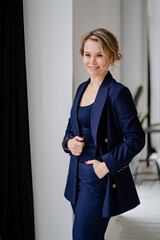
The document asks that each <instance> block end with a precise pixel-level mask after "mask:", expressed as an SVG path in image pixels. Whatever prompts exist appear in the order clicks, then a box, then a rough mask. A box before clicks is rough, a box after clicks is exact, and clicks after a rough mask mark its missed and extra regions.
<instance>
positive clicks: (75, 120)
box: [71, 79, 90, 136]
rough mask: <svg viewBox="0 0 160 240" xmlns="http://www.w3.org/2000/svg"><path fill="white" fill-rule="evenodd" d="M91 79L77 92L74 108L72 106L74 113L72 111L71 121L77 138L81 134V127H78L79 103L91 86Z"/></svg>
mask: <svg viewBox="0 0 160 240" xmlns="http://www.w3.org/2000/svg"><path fill="white" fill-rule="evenodd" d="M89 82H90V79H88V80H87V81H86V82H84V83H83V84H82V85H81V86H80V88H79V89H78V91H77V94H76V96H75V100H74V102H73V106H72V111H71V121H72V128H73V129H74V134H75V135H76V136H80V132H79V126H78V116H77V113H78V107H79V102H80V100H81V97H82V94H83V92H84V91H85V89H86V87H87V85H88V84H89Z"/></svg>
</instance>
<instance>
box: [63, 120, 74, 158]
mask: <svg viewBox="0 0 160 240" xmlns="http://www.w3.org/2000/svg"><path fill="white" fill-rule="evenodd" d="M69 138H74V134H73V129H72V126H71V119H70V118H69V120H68V124H67V128H66V131H65V135H64V138H63V141H62V148H63V150H64V151H65V152H66V153H70V154H71V151H70V150H69V148H68V147H67V141H68V139H69Z"/></svg>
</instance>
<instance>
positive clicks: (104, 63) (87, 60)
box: [83, 39, 110, 77]
mask: <svg viewBox="0 0 160 240" xmlns="http://www.w3.org/2000/svg"><path fill="white" fill-rule="evenodd" d="M83 63H84V66H85V68H86V70H87V72H88V73H89V75H90V76H92V77H104V76H105V75H106V74H107V72H108V67H109V65H110V62H109V60H108V59H107V58H106V57H105V56H104V54H103V52H102V49H101V46H100V44H99V43H98V41H96V40H92V39H88V40H87V41H86V42H85V44H84V54H83Z"/></svg>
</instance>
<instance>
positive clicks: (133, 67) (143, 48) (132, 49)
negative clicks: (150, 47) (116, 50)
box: [121, 0, 147, 113]
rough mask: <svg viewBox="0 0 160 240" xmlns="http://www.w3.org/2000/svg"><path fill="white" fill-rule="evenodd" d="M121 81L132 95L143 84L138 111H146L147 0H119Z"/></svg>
mask: <svg viewBox="0 0 160 240" xmlns="http://www.w3.org/2000/svg"><path fill="white" fill-rule="evenodd" d="M121 43H122V44H121V46H122V54H123V61H122V75H121V80H122V83H124V84H125V85H127V86H128V87H129V89H130V90H131V92H132V94H133V95H134V94H135V92H136V89H137V87H138V86H139V85H142V86H143V96H142V97H141V101H140V105H139V112H141V111H142V113H146V111H147V2H146V0H134V1H131V0H129V1H128V0H121Z"/></svg>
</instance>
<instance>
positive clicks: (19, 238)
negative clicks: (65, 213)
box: [0, 0, 35, 240]
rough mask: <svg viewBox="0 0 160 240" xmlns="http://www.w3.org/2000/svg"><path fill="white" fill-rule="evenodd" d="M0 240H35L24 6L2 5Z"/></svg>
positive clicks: (9, 0)
mask: <svg viewBox="0 0 160 240" xmlns="http://www.w3.org/2000/svg"><path fill="white" fill-rule="evenodd" d="M0 140H1V141H0V238H1V240H34V239H35V235H34V214H33V195H32V178H31V159H30V144H29V123H28V106H27V86H26V68H25V49H24V27H23V2H22V0H2V1H1V3H0Z"/></svg>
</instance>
